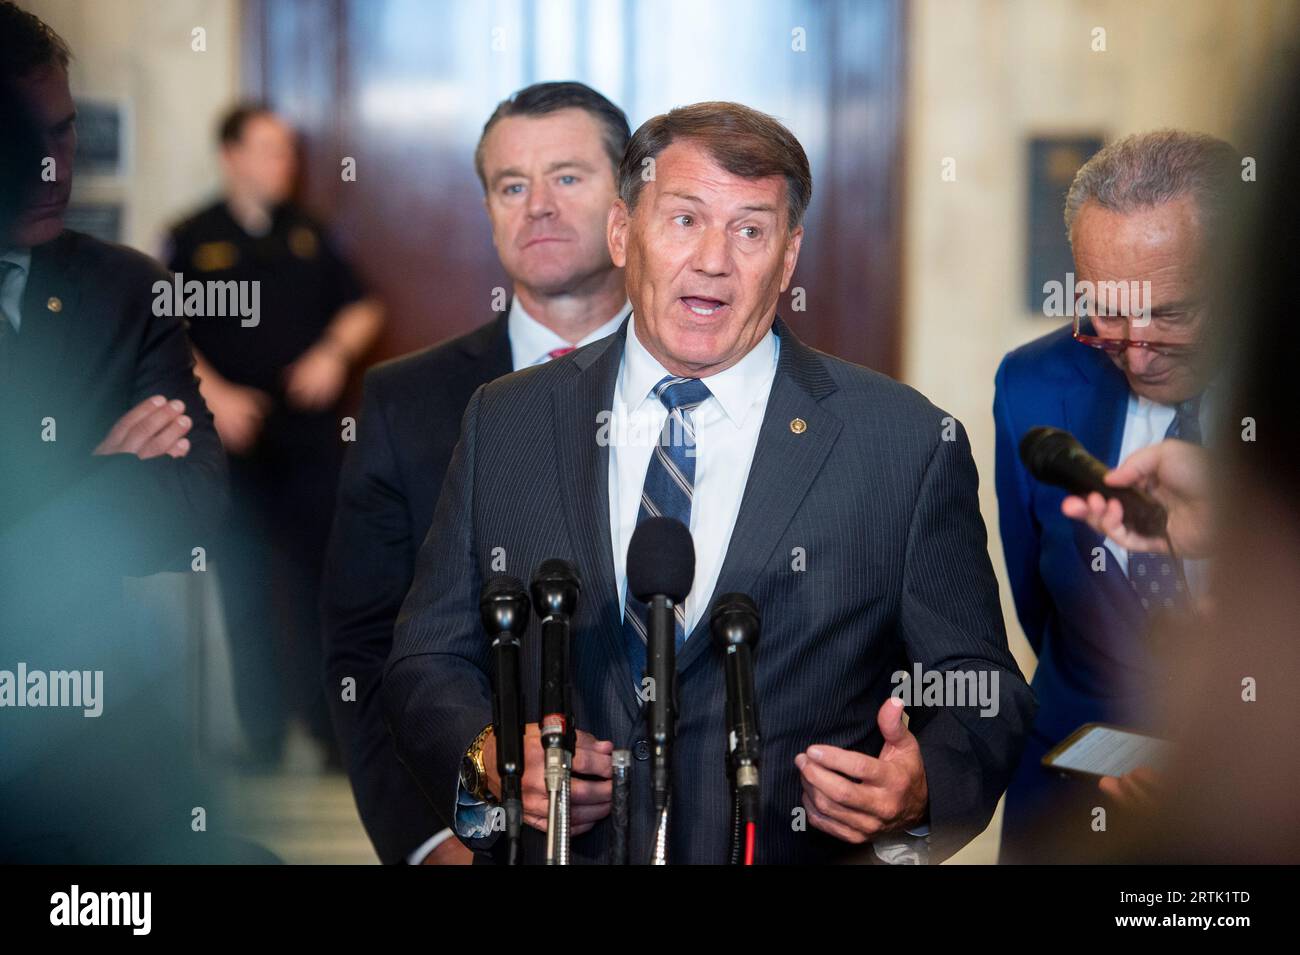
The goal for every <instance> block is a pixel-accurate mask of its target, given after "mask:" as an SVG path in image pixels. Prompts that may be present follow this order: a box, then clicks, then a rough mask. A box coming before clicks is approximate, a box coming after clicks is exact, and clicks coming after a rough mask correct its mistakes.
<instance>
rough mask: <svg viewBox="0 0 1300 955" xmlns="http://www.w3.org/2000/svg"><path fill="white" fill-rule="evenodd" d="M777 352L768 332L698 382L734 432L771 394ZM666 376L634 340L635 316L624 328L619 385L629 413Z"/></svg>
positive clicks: (773, 335)
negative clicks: (732, 361) (722, 368)
mask: <svg viewBox="0 0 1300 955" xmlns="http://www.w3.org/2000/svg"><path fill="white" fill-rule="evenodd" d="M780 348H781V346H780V341H779V340H778V338H777V335H776V333H775V332H773V331H772V330H771V329H768V332H767V334H766V335H764V336H763V337H762V338H761V339H759V341H758V344H757V345H755V346H754V347H753V348H751V349H750V350H749V351H748V352H747V353H746V354H745V356H744V357H743V358H741V359H740V361H738V362H736V363H735V364H734V365H732V366H731V367H730V368H728V369H726V370H725V371H720V372H718V373H717V374H716V375H710V376H709V377H707V378H704V379H702V380H703V381H704V383H705V384H706V385H708V387H709V393H710V394H711V395H712V396H713V397H714V398H716V399H717V401H718V405H719V406H720V407H721V408H722V410H723V413H724V414H726V416H727V417H728V418H730V419H731V423H732V424H734V425H735V426H736V427H737V428H739V427H741V426H743V425H744V423H745V419H746V417H748V416H749V412H750V409H752V408H753V407H754V405H755V404H757V403H758V402H759V401H760V400H761V399H763V398H765V397H766V396H767V395H768V393H769V392H770V391H771V388H772V381H773V379H775V378H776V363H777V356H778V355H779V354H780ZM668 374H670V372H669V371H668V369H666V368H664V366H663V365H661V364H660V363H659V360H658V359H657V358H655V357H654V355H652V354H650V352H649V351H647V350H646V347H645V346H644V345H642V344H641V340H640V339H639V338H637V336H636V316H635V315H633V316H632V318H631V320H630V321H629V322H628V324H627V343H626V345H625V346H624V349H623V381H622V387H623V395H624V396H625V398H626V400H628V401H629V404H630V406H631V408H632V410H634V411H635V410H636V409H638V408H640V407H641V405H642V404H643V403H645V402H646V401H648V400H650V393H651V391H652V390H653V389H654V386H655V385H657V384H659V382H660V381H662V380H663V378H664V376H665V375H668Z"/></svg>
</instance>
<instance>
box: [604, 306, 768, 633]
mask: <svg viewBox="0 0 1300 955" xmlns="http://www.w3.org/2000/svg"><path fill="white" fill-rule="evenodd" d="M779 352H780V344H779V340H778V338H777V336H776V334H775V333H773V332H772V331H770V330H769V331H768V333H767V334H766V335H764V336H763V338H762V339H760V340H759V342H758V344H757V345H755V346H754V347H753V348H751V349H750V350H749V353H748V354H747V355H745V357H744V358H742V359H740V361H738V362H736V364H734V365H732V366H731V367H730V368H728V369H726V370H725V371H721V372H718V373H717V374H716V375H710V376H709V377H707V378H704V379H701V380H702V381H703V382H704V383H705V384H706V385H708V388H709V391H710V393H711V395H712V397H710V398H708V399H706V400H705V401H704V403H703V404H701V405H700V406H699V407H698V408H696V409H695V410H694V411H693V412H692V413H691V418H692V420H693V422H694V424H695V448H694V450H695V490H694V494H693V495H692V503H691V527H690V530H691V538H692V539H693V540H694V542H695V582H694V584H693V585H692V586H691V592H690V594H689V595H688V596H687V598H686V605H685V608H684V609H685V611H686V633H687V636H689V635H690V632H691V630H692V629H693V628H694V627H695V624H696V622H697V621H698V620H699V619H700V618H701V617H702V616H704V614H705V613H707V612H708V608H709V603H710V601H711V600H712V599H713V588H714V586H715V585H716V584H717V582H718V574H719V572H720V571H721V570H722V561H723V558H725V557H726V555H727V544H728V543H729V542H730V540H731V532H732V529H733V528H735V526H736V515H737V514H739V512H740V499H741V498H742V497H743V496H744V493H745V483H746V482H747V481H748V480H749V465H750V462H751V461H752V460H753V457H754V449H755V448H756V447H757V446H758V432H759V429H760V428H761V427H762V426H763V415H764V412H765V411H766V410H767V399H768V395H769V394H771V391H772V382H773V381H774V380H775V379H776V363H777V356H778V354H779ZM668 374H670V372H669V371H668V370H667V369H666V368H664V366H663V365H661V364H659V362H658V360H656V359H655V357H654V356H653V355H651V354H650V352H648V351H646V348H645V346H644V345H642V344H641V341H640V339H639V338H638V337H637V335H636V317H635V316H633V317H632V320H631V321H630V322H629V323H628V330H627V344H626V346H625V347H624V349H623V361H622V363H621V365H620V367H619V371H618V379H617V384H616V385H615V387H614V406H613V408H612V409H611V416H610V422H609V424H610V428H609V436H610V447H609V530H610V543H611V544H612V549H613V553H614V573H615V575H616V580H617V581H618V594H619V607H620V608H622V607H623V606H624V605H625V603H626V600H627V549H628V545H629V544H630V543H631V541H632V532H633V531H635V530H636V521H637V514H638V512H639V511H640V508H641V489H642V487H643V486H644V484H645V475H646V469H647V468H648V467H649V466H650V456H651V454H652V453H653V452H654V447H655V444H656V442H657V441H658V440H659V432H660V430H661V429H662V428H663V426H664V422H665V421H667V420H668V409H667V408H665V407H664V405H663V402H661V401H659V400H658V399H656V398H654V397H653V396H652V395H651V393H650V392H651V389H653V388H654V386H655V385H657V384H658V383H659V382H660V381H661V380H662V379H663V378H664V377H665V376H666V375H668Z"/></svg>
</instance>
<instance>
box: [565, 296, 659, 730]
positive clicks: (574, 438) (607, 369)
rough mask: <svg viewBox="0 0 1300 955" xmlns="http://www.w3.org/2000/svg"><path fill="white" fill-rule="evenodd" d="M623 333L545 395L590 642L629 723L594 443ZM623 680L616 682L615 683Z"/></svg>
mask: <svg viewBox="0 0 1300 955" xmlns="http://www.w3.org/2000/svg"><path fill="white" fill-rule="evenodd" d="M626 334H627V322H626V321H624V322H623V325H622V327H621V328H620V329H619V333H618V334H617V335H612V336H610V337H609V338H607V339H604V341H603V343H594V342H593V343H592V344H591V345H590V346H588V347H586V348H583V349H580V350H579V351H578V352H576V353H575V354H574V355H573V358H572V359H571V360H572V363H573V364H574V365H575V366H576V367H577V372H576V373H575V374H574V375H573V376H572V377H570V378H569V379H568V380H567V381H565V382H563V383H561V384H560V385H559V386H558V387H557V388H556V389H555V390H554V391H553V392H552V394H551V400H552V402H553V407H554V420H555V449H556V455H555V456H556V463H557V464H558V466H559V473H558V474H557V475H556V477H557V480H558V481H559V486H560V488H561V497H562V498H563V501H564V508H565V516H566V518H567V520H568V524H569V529H570V532H571V535H572V538H573V541H574V546H575V547H576V548H577V550H578V554H577V558H578V561H579V562H580V564H581V566H582V567H583V568H584V569H585V574H584V579H583V581H582V599H583V601H594V602H595V603H596V605H597V614H596V619H597V621H598V627H599V630H600V633H599V635H598V639H597V641H596V643H597V644H598V645H599V646H600V647H601V648H602V650H603V652H604V654H605V656H606V658H607V659H606V664H607V666H608V667H609V668H610V673H611V678H612V679H615V683H616V684H617V685H618V686H619V687H620V688H621V689H620V692H619V693H618V696H619V699H621V700H622V701H623V704H624V706H625V707H627V711H628V715H629V716H630V717H632V718H633V719H635V717H636V715H637V710H638V708H639V705H640V704H639V701H638V700H637V696H636V692H635V688H634V687H633V686H632V683H631V681H630V680H628V679H627V678H626V674H627V654H626V650H625V648H624V645H623V633H622V626H621V620H620V617H619V609H618V586H617V581H616V580H615V578H614V551H613V546H612V545H611V543H610V530H609V446H608V444H606V443H601V442H598V441H597V440H596V429H597V427H598V425H599V422H600V420H601V419H600V417H599V416H600V414H601V412H608V411H609V410H610V409H611V408H612V407H613V404H614V386H615V383H616V379H617V377H618V369H619V365H620V364H621V362H622V358H623V343H624V341H625V336H626ZM616 675H617V676H622V679H617V678H616Z"/></svg>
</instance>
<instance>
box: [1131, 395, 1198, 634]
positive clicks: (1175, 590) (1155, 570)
mask: <svg viewBox="0 0 1300 955" xmlns="http://www.w3.org/2000/svg"><path fill="white" fill-rule="evenodd" d="M1200 411H1201V399H1200V398H1199V397H1197V398H1192V399H1189V400H1187V401H1184V402H1183V403H1182V404H1180V405H1178V407H1177V410H1176V411H1175V413H1174V420H1173V421H1172V422H1171V423H1170V425H1169V430H1167V431H1166V432H1165V437H1166V438H1179V439H1181V440H1183V441H1188V442H1191V443H1192V444H1200V443H1201V422H1200ZM1128 579H1129V582H1130V583H1131V584H1132V585H1133V589H1134V590H1135V591H1136V592H1137V595H1138V598H1139V599H1140V600H1141V601H1142V607H1143V609H1145V610H1146V611H1147V613H1150V614H1154V613H1157V612H1165V611H1171V610H1176V611H1186V610H1187V608H1188V593H1187V579H1186V577H1185V576H1184V575H1183V568H1182V565H1181V562H1180V561H1178V560H1176V559H1173V558H1171V557H1169V556H1168V555H1167V554H1152V553H1144V552H1139V551H1130V552H1129V555H1128Z"/></svg>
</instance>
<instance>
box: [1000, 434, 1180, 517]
mask: <svg viewBox="0 0 1300 955" xmlns="http://www.w3.org/2000/svg"><path fill="white" fill-rule="evenodd" d="M1020 460H1021V461H1023V462H1024V464H1025V467H1026V468H1028V469H1029V473H1030V474H1032V475H1033V476H1034V477H1035V478H1037V479H1038V480H1039V481H1042V482H1043V483H1044V484H1051V485H1053V486H1054V487H1060V488H1064V489H1065V490H1067V491H1069V492H1070V493H1071V494H1078V495H1080V496H1082V497H1087V496H1088V495H1089V494H1090V493H1091V492H1093V491H1096V492H1097V493H1098V494H1100V495H1101V496H1102V497H1105V498H1107V499H1114V500H1117V501H1119V502H1120V504H1122V505H1123V507H1124V525H1125V526H1126V527H1128V528H1129V530H1132V531H1135V532H1136V533H1138V534H1141V535H1143V536H1144V537H1164V536H1165V525H1166V523H1167V522H1168V520H1169V515H1168V513H1167V512H1166V511H1165V509H1164V506H1163V505H1161V504H1160V503H1159V502H1158V501H1156V500H1155V498H1153V497H1151V495H1149V494H1147V493H1146V492H1145V491H1142V490H1139V489H1138V488H1132V487H1111V486H1110V485H1109V484H1107V483H1106V481H1105V477H1106V472H1107V471H1108V470H1109V468H1107V467H1106V465H1105V464H1103V463H1102V462H1101V461H1098V460H1097V459H1096V458H1094V457H1093V456H1092V455H1091V454H1089V453H1088V452H1087V451H1086V450H1085V449H1084V447H1083V445H1082V444H1080V443H1079V440H1078V439H1077V438H1076V437H1075V436H1074V435H1072V434H1070V432H1068V431H1062V430H1061V429H1060V428H1048V427H1042V426H1040V427H1037V428H1030V429H1029V430H1028V431H1026V432H1025V436H1024V437H1023V438H1021V439H1020Z"/></svg>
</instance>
